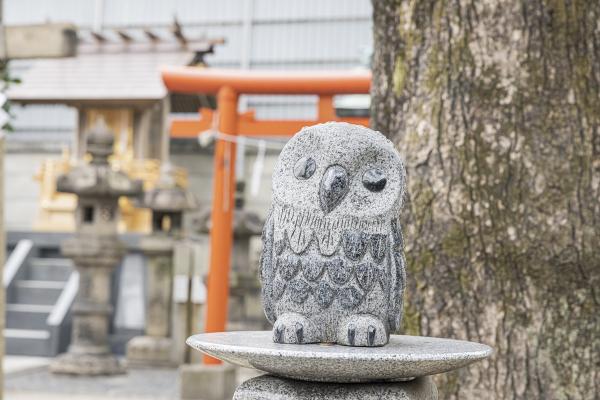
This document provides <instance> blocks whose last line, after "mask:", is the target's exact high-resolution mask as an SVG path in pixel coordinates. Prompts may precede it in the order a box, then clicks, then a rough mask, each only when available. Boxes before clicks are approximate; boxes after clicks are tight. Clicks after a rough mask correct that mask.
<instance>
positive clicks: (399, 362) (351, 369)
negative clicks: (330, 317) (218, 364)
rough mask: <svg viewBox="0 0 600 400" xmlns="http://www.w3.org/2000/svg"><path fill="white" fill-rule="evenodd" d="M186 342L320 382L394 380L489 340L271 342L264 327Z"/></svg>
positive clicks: (451, 365)
mask: <svg viewBox="0 0 600 400" xmlns="http://www.w3.org/2000/svg"><path fill="white" fill-rule="evenodd" d="M187 343H188V345H190V346H191V347H193V348H195V349H196V350H200V351H202V352H204V353H206V354H209V355H211V356H213V357H216V358H219V359H221V360H224V361H228V362H230V363H233V364H236V365H240V366H242V367H247V368H255V369H258V370H261V371H265V372H268V373H271V374H273V375H277V376H282V377H287V378H293V379H300V380H306V381H320V382H341V383H346V382H381V381H399V380H407V379H412V378H415V377H420V376H426V375H433V374H439V373H443V372H447V371H451V370H454V369H457V368H461V367H464V366H466V365H468V364H471V363H473V362H475V361H478V360H482V359H484V358H486V357H488V356H489V355H490V354H491V353H492V349H491V348H490V347H489V346H486V345H484V344H479V343H473V342H466V341H462V340H452V339H440V338H431V337H422V336H404V335H391V336H390V341H389V343H388V344H387V345H386V346H383V347H373V348H365V347H348V346H339V345H334V344H306V345H301V346H300V345H294V344H279V343H273V341H272V338H271V332H269V331H249V332H222V333H204V334H199V335H195V336H192V337H190V338H189V339H188V340H187Z"/></svg>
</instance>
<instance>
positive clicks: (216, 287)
mask: <svg viewBox="0 0 600 400" xmlns="http://www.w3.org/2000/svg"><path fill="white" fill-rule="evenodd" d="M162 77H163V81H164V83H165V86H166V87H167V89H168V90H169V91H171V92H176V93H208V94H216V95H217V110H218V130H219V132H222V133H225V134H228V135H245V136H262V137H264V136H275V135H277V136H284V135H289V136H291V135H293V134H294V133H296V132H298V131H299V130H300V129H302V128H303V127H304V126H309V125H313V124H315V123H320V122H327V121H346V122H351V123H355V124H361V125H365V126H367V125H368V123H369V121H368V119H367V118H358V117H346V118H338V117H337V116H336V114H335V110H334V107H333V96H334V95H336V94H366V93H369V89H370V86H371V73H370V72H367V71H360V72H357V71H331V72H272V71H243V70H223V69H211V68H205V69H200V68H197V67H173V68H167V69H165V70H163V72H162ZM242 94H263V95H269V94H270V95H273V94H286V95H299V94H311V95H318V96H319V102H318V118H317V120H314V121H310V120H278V121H275V120H256V119H255V118H254V114H253V113H252V112H247V113H243V114H241V115H240V114H238V111H237V109H238V99H239V96H240V95H242ZM200 116H201V119H200V120H199V121H191V122H190V121H186V122H175V123H174V125H173V126H172V130H173V132H172V136H173V137H180V138H182V137H194V138H195V137H196V136H197V135H198V133H199V132H201V131H204V130H206V129H208V128H210V126H211V124H212V117H213V112H212V111H211V110H206V109H201V110H200ZM234 187H235V143H227V142H226V141H224V140H221V139H218V138H217V140H216V143H215V153H214V172H213V201H212V215H211V221H212V227H211V231H210V264H209V273H208V287H207V310H206V326H205V330H206V332H222V331H224V330H225V324H226V321H227V302H228V297H229V268H230V258H231V247H232V242H233V230H232V220H233V209H234V207H233V204H234V198H233V196H234V190H231V188H234ZM226 188H230V190H226ZM227 196H228V197H229V198H225V197H227ZM204 362H205V363H207V364H218V363H220V361H219V360H217V359H215V358H212V357H208V356H205V357H204Z"/></svg>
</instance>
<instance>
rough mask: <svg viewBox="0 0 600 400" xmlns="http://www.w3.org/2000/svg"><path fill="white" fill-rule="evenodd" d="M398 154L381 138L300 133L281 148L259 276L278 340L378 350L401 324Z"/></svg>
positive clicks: (321, 128) (359, 130) (346, 128)
mask: <svg viewBox="0 0 600 400" xmlns="http://www.w3.org/2000/svg"><path fill="white" fill-rule="evenodd" d="M404 190H405V173H404V167H403V165H402V161H401V158H400V156H399V154H398V152H397V151H396V150H395V148H394V146H393V145H392V143H391V142H390V141H389V140H387V139H386V138H385V137H384V136H383V135H382V134H380V133H379V132H375V131H372V130H370V129H367V128H364V127H361V126H356V125H350V124H346V123H337V122H335V123H334V122H332V123H326V124H321V125H316V126H312V127H308V128H304V129H303V130H302V131H300V132H299V133H297V134H296V135H295V136H294V137H293V138H292V139H291V140H290V141H289V142H288V143H287V144H286V146H285V147H284V149H283V150H282V152H281V154H280V156H279V160H278V163H277V165H276V167H275V170H274V172H273V198H272V205H271V209H270V212H269V217H268V220H267V222H266V224H265V227H264V230H263V253H262V256H261V261H260V277H261V282H262V285H263V291H262V297H263V306H264V309H265V314H266V316H267V318H268V320H269V321H270V322H271V323H273V324H274V326H273V336H272V338H273V340H274V341H275V342H277V343H302V344H305V343H325V342H327V343H338V344H342V345H349V346H382V345H384V344H386V343H387V341H388V338H389V335H390V333H391V332H396V331H397V330H398V329H399V327H400V322H401V319H402V305H403V304H402V294H403V291H404V286H405V260H404V254H403V240H402V233H401V229H400V224H399V222H398V215H399V212H400V209H401V206H402V201H403V195H404Z"/></svg>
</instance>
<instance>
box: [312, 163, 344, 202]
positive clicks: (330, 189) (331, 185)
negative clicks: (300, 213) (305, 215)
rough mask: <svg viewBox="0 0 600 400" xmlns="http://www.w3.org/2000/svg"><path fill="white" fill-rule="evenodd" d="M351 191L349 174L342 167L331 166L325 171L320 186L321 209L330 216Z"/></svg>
mask: <svg viewBox="0 0 600 400" xmlns="http://www.w3.org/2000/svg"><path fill="white" fill-rule="evenodd" d="M349 190H350V180H349V179H348V172H347V171H346V170H345V169H344V167H342V166H340V165H331V166H330V167H328V168H327V169H326V170H325V173H324V174H323V177H322V178H321V184H320V186H319V201H320V203H321V209H322V210H323V212H324V213H325V214H329V213H330V212H331V211H332V210H333V209H334V208H336V207H337V206H338V205H339V204H340V203H341V202H342V200H343V199H344V197H346V194H348V191H349Z"/></svg>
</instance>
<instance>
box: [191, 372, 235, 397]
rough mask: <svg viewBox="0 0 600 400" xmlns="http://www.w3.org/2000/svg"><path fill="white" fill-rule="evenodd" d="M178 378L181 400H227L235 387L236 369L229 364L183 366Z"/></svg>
mask: <svg viewBox="0 0 600 400" xmlns="http://www.w3.org/2000/svg"><path fill="white" fill-rule="evenodd" d="M179 376H180V379H181V399H182V400H225V399H227V400H229V399H231V396H232V395H233V392H234V390H235V386H236V379H235V376H236V369H235V367H234V366H232V365H229V364H220V365H205V364H184V365H182V366H181V367H179Z"/></svg>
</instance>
